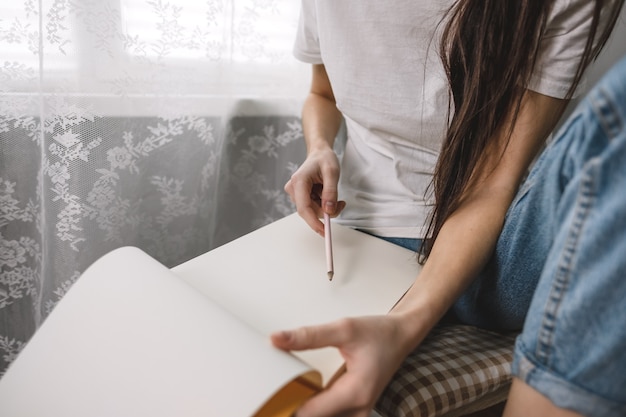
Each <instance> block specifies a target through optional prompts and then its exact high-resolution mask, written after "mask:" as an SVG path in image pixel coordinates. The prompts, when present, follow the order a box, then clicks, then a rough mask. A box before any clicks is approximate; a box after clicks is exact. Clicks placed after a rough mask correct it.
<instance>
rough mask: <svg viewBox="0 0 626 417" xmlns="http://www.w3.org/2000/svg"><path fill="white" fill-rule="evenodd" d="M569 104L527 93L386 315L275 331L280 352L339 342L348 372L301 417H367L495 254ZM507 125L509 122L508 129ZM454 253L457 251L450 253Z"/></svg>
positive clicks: (307, 408)
mask: <svg viewBox="0 0 626 417" xmlns="http://www.w3.org/2000/svg"><path fill="white" fill-rule="evenodd" d="M563 105H564V101H562V100H557V99H553V98H550V97H547V96H543V95H541V94H537V93H534V92H531V91H528V92H527V93H526V95H525V97H524V99H523V103H522V108H521V110H520V115H519V118H518V120H517V122H516V124H515V128H514V130H513V135H512V137H511V139H510V142H509V144H508V146H507V147H506V149H504V151H503V152H502V150H501V149H495V150H493V151H492V152H490V154H491V155H492V156H491V157H488V158H486V159H485V160H484V161H483V163H482V164H481V167H482V169H478V170H477V171H476V173H475V174H474V175H473V180H472V185H471V186H470V187H469V189H468V190H467V191H466V192H465V193H464V195H463V198H462V202H461V205H460V206H459V208H458V209H457V210H456V211H455V212H454V213H453V215H451V216H450V217H449V219H448V220H447V221H446V222H445V224H444V226H443V228H442V229H441V231H440V233H439V236H438V238H437V241H436V243H435V245H434V246H433V250H432V252H431V254H430V257H429V259H428V261H427V262H426V264H425V265H424V268H423V269H422V272H421V273H420V275H419V276H418V277H417V279H416V281H415V283H414V285H413V286H412V288H411V289H410V290H409V291H408V292H407V294H406V295H405V297H404V298H403V299H402V300H401V301H400V302H399V303H398V305H397V306H396V308H394V310H393V311H392V312H391V313H390V314H388V315H386V316H376V317H357V318H348V319H343V320H340V321H338V322H335V323H329V324H325V325H322V326H312V327H305V328H300V329H297V330H295V331H292V332H284V333H277V334H274V335H273V336H272V340H273V342H274V344H275V345H276V346H278V347H281V348H283V349H307V348H316V347H322V346H336V347H338V348H339V350H340V352H341V353H342V355H343V357H344V358H345V360H346V369H347V371H346V373H345V374H344V375H343V376H342V377H341V378H339V379H338V380H337V381H336V382H335V384H334V385H333V386H332V387H331V388H330V389H328V390H326V391H324V392H322V393H320V394H319V395H317V396H315V397H314V398H312V399H311V400H309V401H308V402H307V403H306V404H305V405H304V406H303V407H302V409H301V410H300V412H299V413H298V415H299V416H326V415H336V414H338V413H339V411H348V410H349V411H348V412H347V413H346V414H345V415H350V416H364V417H365V416H368V415H369V410H370V409H371V408H372V407H373V405H374V403H375V401H376V399H377V398H378V396H379V395H380V394H381V392H382V391H383V389H384V387H385V386H386V384H387V383H388V382H389V380H390V379H391V377H392V376H393V373H394V372H395V370H396V369H397V368H398V367H400V365H401V364H402V361H403V360H404V358H405V357H406V356H407V355H408V354H409V353H410V352H411V351H413V350H414V349H415V348H416V347H417V346H418V345H419V343H420V342H421V341H422V340H423V338H424V337H425V336H426V335H427V334H428V332H429V331H430V330H431V329H432V327H433V326H434V325H435V324H436V323H437V322H438V321H439V319H440V318H441V317H442V316H443V315H444V314H445V312H446V311H447V310H448V309H449V308H450V306H451V305H452V304H453V303H454V301H455V300H456V298H457V297H458V296H459V295H460V294H461V293H462V292H463V290H464V289H465V288H466V287H467V285H468V284H469V283H470V282H471V280H472V279H473V277H474V276H475V275H476V274H477V273H478V272H479V271H480V270H481V269H482V268H483V266H484V265H485V263H486V262H487V260H488V259H489V258H490V256H491V254H492V252H493V249H494V247H495V244H496V241H497V238H498V235H499V234H500V231H501V228H502V225H503V222H504V216H505V214H506V211H507V209H508V207H509V205H510V204H511V201H512V200H513V198H514V196H515V193H516V191H517V188H518V186H519V184H520V182H521V179H522V178H523V177H524V174H525V173H526V170H527V168H528V166H529V165H530V163H531V162H532V160H533V158H534V157H535V155H536V154H537V152H538V151H539V149H540V148H541V147H542V145H543V143H544V141H545V139H546V137H547V136H548V134H549V133H550V131H551V130H552V129H553V127H554V125H555V124H556V122H557V120H558V117H559V115H560V114H561V112H560V110H561V109H562V106H563ZM506 127H507V126H505V128H506ZM450 254H454V256H450Z"/></svg>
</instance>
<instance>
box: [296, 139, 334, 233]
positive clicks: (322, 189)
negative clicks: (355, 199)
mask: <svg viewBox="0 0 626 417" xmlns="http://www.w3.org/2000/svg"><path fill="white" fill-rule="evenodd" d="M338 182H339V161H338V160H337V156H336V155H335V153H334V152H333V151H332V149H328V150H324V151H316V152H314V153H311V154H309V156H308V157H307V159H306V160H305V161H304V163H303V164H302V166H300V168H299V169H298V170H297V171H296V172H295V173H294V174H293V175H292V176H291V179H290V180H289V181H287V183H286V184H285V191H286V192H287V193H288V194H289V197H290V198H291V201H292V202H293V203H294V204H295V205H296V208H297V210H298V214H299V215H300V217H302V218H303V219H304V221H305V222H306V223H307V224H308V225H309V227H311V228H312V229H313V230H314V231H316V232H317V233H318V234H320V235H323V234H324V225H323V224H322V222H321V221H320V220H319V219H320V218H321V217H323V214H324V213H328V214H329V215H330V216H332V217H335V216H337V215H338V214H339V213H340V212H341V210H343V208H344V207H345V202H338V201H337V184H338Z"/></svg>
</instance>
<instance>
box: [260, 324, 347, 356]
mask: <svg viewBox="0 0 626 417" xmlns="http://www.w3.org/2000/svg"><path fill="white" fill-rule="evenodd" d="M340 327H341V326H338V325H337V324H335V323H330V324H325V325H320V326H308V327H300V328H298V329H295V330H284V331H280V332H276V333H273V334H272V335H271V336H270V338H271V340H272V343H273V344H274V346H276V347H277V348H280V349H284V350H306V349H317V348H322V347H327V346H339V345H341V344H342V343H345V342H346V340H345V339H346V332H343V331H341V330H340Z"/></svg>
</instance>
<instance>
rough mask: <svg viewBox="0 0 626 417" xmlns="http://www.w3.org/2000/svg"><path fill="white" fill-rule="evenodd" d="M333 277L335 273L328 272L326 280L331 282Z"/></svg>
mask: <svg viewBox="0 0 626 417" xmlns="http://www.w3.org/2000/svg"><path fill="white" fill-rule="evenodd" d="M333 275H335V273H334V272H333V271H328V280H329V281H332V280H333Z"/></svg>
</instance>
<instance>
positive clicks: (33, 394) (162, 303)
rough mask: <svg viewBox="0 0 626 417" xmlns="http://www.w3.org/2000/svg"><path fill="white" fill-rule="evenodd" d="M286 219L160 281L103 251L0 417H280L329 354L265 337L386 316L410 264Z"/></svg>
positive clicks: (372, 242) (382, 246)
mask: <svg viewBox="0 0 626 417" xmlns="http://www.w3.org/2000/svg"><path fill="white" fill-rule="evenodd" d="M333 246H334V255H335V256H334V258H335V277H334V279H333V281H329V280H328V279H327V276H326V270H325V267H326V263H325V253H324V241H323V239H322V238H320V237H319V236H318V235H316V234H315V233H313V232H312V231H311V230H310V229H308V226H306V224H305V223H304V221H302V220H301V219H300V218H298V217H297V216H296V215H291V216H288V217H286V218H284V219H282V220H279V221H277V222H275V223H272V224H270V225H268V226H265V227H263V228H261V229H258V230H256V231H254V232H252V233H250V234H248V235H245V236H243V237H241V238H239V239H237V240H235V241H233V242H230V243H228V244H226V245H224V246H221V247H219V248H217V249H214V250H212V251H210V252H207V253H206V254H204V255H201V256H199V257H197V258H195V259H192V260H190V261H188V262H186V263H184V264H182V265H179V266H178V267H176V268H173V269H172V270H169V269H167V268H166V267H164V266H163V265H161V264H160V263H159V262H157V261H156V260H154V259H153V258H151V257H149V256H148V255H147V254H145V253H144V252H142V251H141V250H139V249H137V248H133V247H125V248H120V249H117V250H114V251H113V252H111V253H109V254H107V255H105V256H104V257H102V258H101V259H100V260H98V261H97V262H95V263H94V264H93V265H92V266H91V267H89V268H88V269H87V271H85V273H84V274H83V275H82V276H81V278H80V279H79V280H78V281H77V283H76V284H74V286H73V287H72V288H71V289H70V291H69V292H68V293H67V295H66V296H65V297H64V298H63V299H62V300H61V302H60V303H59V304H58V305H57V307H56V308H55V309H54V311H53V312H52V313H51V314H50V316H49V317H48V318H47V319H46V320H45V322H44V323H43V325H42V326H41V328H40V329H39V330H38V331H37V332H36V334H35V335H34V336H33V338H32V339H31V340H30V342H29V343H28V344H27V345H26V347H25V348H24V349H23V351H22V352H21V353H20V354H19V356H18V357H17V359H16V360H15V361H14V362H13V363H12V364H11V366H10V367H9V369H8V370H7V373H6V374H5V376H4V377H3V378H2V379H0V416H11V417H22V416H23V417H40V416H52V415H54V416H63V417H88V416H102V417H111V416H115V417H124V416H129V417H130V416H134V417H136V416H150V417H161V416H162V417H165V416H167V417H171V416H177V417H183V416H185V417H191V416H203V417H207V416H219V417H222V416H253V415H256V416H289V415H290V414H291V413H292V411H293V410H294V409H295V408H296V407H297V406H298V405H299V404H300V403H301V402H302V401H304V400H305V399H306V398H308V397H309V396H310V395H313V394H314V393H315V392H317V391H319V390H321V389H323V388H324V387H325V386H327V385H328V384H329V383H331V382H332V380H333V378H334V377H336V376H337V375H338V374H339V373H340V372H341V369H342V365H343V360H342V358H341V356H340V355H339V353H338V351H337V350H336V349H334V348H324V349H318V350H311V351H305V352H294V353H287V352H283V351H281V350H278V349H276V348H274V347H273V346H272V345H271V343H270V341H269V337H268V335H269V333H271V332H272V331H275V330H280V329H291V328H294V327H297V326H302V325H309V324H315V323H323V322H327V321H330V320H335V319H338V318H341V317H345V316H355V315H367V314H385V313H386V312H388V311H389V310H390V309H391V308H392V307H393V305H394V304H395V303H396V302H397V301H398V300H399V299H400V298H401V297H402V296H403V294H404V293H405V292H406V290H407V289H408V288H409V287H410V285H411V284H412V282H413V281H414V279H415V276H416V275H417V273H418V269H419V268H418V265H417V262H416V258H415V254H414V253H413V252H411V251H408V250H405V249H403V248H400V247H398V246H395V245H393V244H390V243H388V242H385V241H383V240H381V239H378V238H375V237H372V236H369V235H367V234H364V233H361V232H358V231H355V230H352V229H349V228H346V227H342V226H339V225H333Z"/></svg>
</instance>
